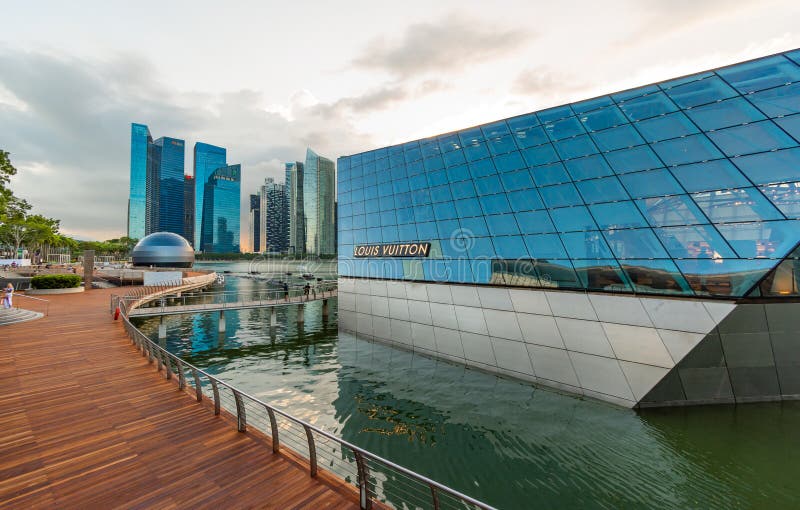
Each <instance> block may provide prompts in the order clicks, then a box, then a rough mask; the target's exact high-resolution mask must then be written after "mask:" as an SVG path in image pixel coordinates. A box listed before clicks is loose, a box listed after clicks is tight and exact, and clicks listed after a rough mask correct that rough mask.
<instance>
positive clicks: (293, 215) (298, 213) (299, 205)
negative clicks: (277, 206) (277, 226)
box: [286, 161, 306, 254]
mask: <svg viewBox="0 0 800 510" xmlns="http://www.w3.org/2000/svg"><path fill="white" fill-rule="evenodd" d="M286 198H287V199H288V201H289V240H288V250H289V253H298V254H299V253H305V251H306V220H305V212H304V210H303V163H301V162H300V161H297V162H295V163H286Z"/></svg>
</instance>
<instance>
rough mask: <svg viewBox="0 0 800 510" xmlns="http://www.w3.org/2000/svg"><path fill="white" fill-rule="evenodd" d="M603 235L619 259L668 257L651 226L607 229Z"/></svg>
mask: <svg viewBox="0 0 800 510" xmlns="http://www.w3.org/2000/svg"><path fill="white" fill-rule="evenodd" d="M603 235H604V236H605V238H606V241H607V242H608V245H609V246H610V247H611V251H612V252H614V255H615V256H616V257H617V258H618V259H645V258H646V259H658V258H667V252H666V251H664V248H663V247H662V246H661V242H660V241H659V240H658V238H657V237H656V235H655V234H654V233H653V231H652V230H650V229H649V228H642V229H635V230H606V231H604V232H603Z"/></svg>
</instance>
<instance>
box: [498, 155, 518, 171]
mask: <svg viewBox="0 0 800 510" xmlns="http://www.w3.org/2000/svg"><path fill="white" fill-rule="evenodd" d="M494 165H495V166H496V167H497V171H499V172H513V171H515V170H521V169H523V168H525V162H524V161H523V160H522V156H520V154H519V152H511V153H509V154H501V155H499V156H495V158H494Z"/></svg>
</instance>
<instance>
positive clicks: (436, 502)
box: [430, 485, 439, 510]
mask: <svg viewBox="0 0 800 510" xmlns="http://www.w3.org/2000/svg"><path fill="white" fill-rule="evenodd" d="M430 488H431V501H433V510H439V493H438V492H436V487H435V486H433V485H431V486H430Z"/></svg>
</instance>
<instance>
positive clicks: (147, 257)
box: [132, 232, 194, 267]
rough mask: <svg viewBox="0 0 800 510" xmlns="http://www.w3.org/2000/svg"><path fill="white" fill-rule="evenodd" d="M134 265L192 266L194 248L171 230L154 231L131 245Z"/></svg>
mask: <svg viewBox="0 0 800 510" xmlns="http://www.w3.org/2000/svg"><path fill="white" fill-rule="evenodd" d="M132 257H133V265H134V266H153V267H192V264H194V250H193V249H192V246H191V245H190V244H189V242H188V241H186V239H184V238H183V237H181V236H179V235H178V234H173V233H172V232H155V233H153V234H150V235H149V236H145V237H143V238H142V239H141V240H140V241H139V242H138V243H136V246H134V247H133V253H132Z"/></svg>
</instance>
